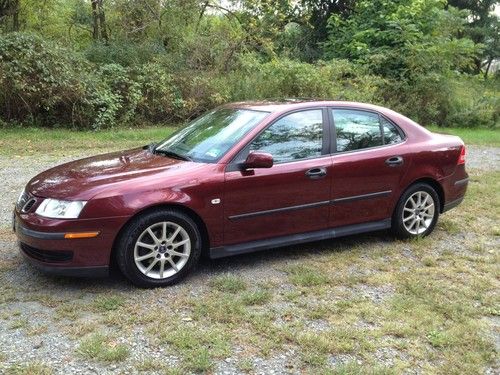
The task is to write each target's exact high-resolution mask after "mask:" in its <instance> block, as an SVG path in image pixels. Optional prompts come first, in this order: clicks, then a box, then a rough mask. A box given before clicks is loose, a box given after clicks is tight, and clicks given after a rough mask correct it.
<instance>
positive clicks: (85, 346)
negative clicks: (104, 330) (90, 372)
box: [77, 333, 129, 362]
mask: <svg viewBox="0 0 500 375" xmlns="http://www.w3.org/2000/svg"><path fill="white" fill-rule="evenodd" d="M77 352H78V354H80V355H81V356H82V357H83V358H85V359H91V360H96V361H99V362H121V361H123V360H125V359H126V358H127V357H128V355H129V349H128V347H127V346H126V345H124V344H119V343H117V342H116V341H113V340H112V339H110V338H109V337H107V336H105V335H103V334H100V333H96V334H92V335H91V336H88V337H86V338H84V339H83V340H81V342H80V345H79V346H78V349H77Z"/></svg>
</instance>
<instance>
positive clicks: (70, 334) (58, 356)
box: [0, 146, 500, 374]
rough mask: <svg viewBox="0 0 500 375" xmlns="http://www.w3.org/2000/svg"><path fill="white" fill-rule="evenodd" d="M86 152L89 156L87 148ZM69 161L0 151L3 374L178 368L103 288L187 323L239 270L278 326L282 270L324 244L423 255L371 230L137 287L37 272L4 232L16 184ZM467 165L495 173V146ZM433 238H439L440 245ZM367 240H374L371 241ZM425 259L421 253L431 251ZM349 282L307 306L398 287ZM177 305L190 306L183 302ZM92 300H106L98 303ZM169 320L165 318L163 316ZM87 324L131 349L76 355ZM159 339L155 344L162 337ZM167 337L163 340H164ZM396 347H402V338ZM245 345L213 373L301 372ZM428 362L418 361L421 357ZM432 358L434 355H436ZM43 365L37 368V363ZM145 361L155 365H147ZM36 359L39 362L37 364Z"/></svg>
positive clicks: (391, 353)
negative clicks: (119, 356)
mask: <svg viewBox="0 0 500 375" xmlns="http://www.w3.org/2000/svg"><path fill="white" fill-rule="evenodd" d="M89 154H91V153H90V152H89ZM71 159H74V158H71V157H46V156H41V157H39V158H36V159H35V158H32V157H7V156H0V180H1V181H2V185H1V187H0V266H2V265H4V266H5V271H3V272H0V287H2V288H3V289H2V290H0V294H2V295H1V296H0V373H1V372H2V367H1V363H2V361H3V362H4V364H5V366H6V367H5V368H10V369H11V371H12V373H15V372H14V371H15V367H9V366H17V365H23V364H26V363H34V365H33V366H34V367H33V368H32V370H33V371H32V373H43V372H42V371H43V370H44V367H43V366H45V365H48V366H49V367H50V369H52V370H53V371H54V372H55V373H65V374H70V373H99V374H102V373H109V374H122V373H143V372H146V373H169V371H171V370H169V369H173V368H176V366H178V365H179V362H180V357H179V356H176V355H175V352H174V354H172V351H169V350H167V348H168V345H167V344H158V342H155V341H154V340H152V339H148V337H150V336H148V335H146V334H145V332H144V327H143V326H142V325H141V324H135V323H131V324H128V325H124V322H120V320H122V319H123V320H126V317H125V316H119V317H116V316H115V315H116V314H115V315H113V311H115V310H114V305H113V301H114V300H113V299H112V298H111V302H109V301H110V300H109V299H107V300H104V302H103V303H102V304H101V303H100V302H99V301H97V302H96V299H98V298H101V296H102V295H105V296H107V295H109V294H110V293H112V294H113V295H119V296H123V295H125V296H126V299H127V301H126V303H125V302H120V301H121V300H120V299H118V302H116V301H115V302H116V305H117V306H118V307H117V309H118V310H117V311H122V310H119V309H120V308H122V307H121V306H124V305H126V306H127V309H129V310H128V311H133V309H134V308H135V307H138V306H142V305H143V304H147V306H148V308H150V309H161V308H162V306H169V305H170V301H173V302H172V303H175V304H178V305H179V306H183V307H181V308H179V309H177V310H175V312H176V314H180V316H179V317H178V318H179V319H181V320H182V321H185V322H187V324H190V322H191V320H192V319H193V317H192V315H190V313H188V311H191V310H192V309H194V311H197V310H196V308H198V307H199V306H198V307H197V306H195V307H194V308H193V306H192V305H190V302H185V301H184V298H188V297H189V298H194V299H196V298H198V297H201V296H202V295H204V294H206V293H208V292H209V289H210V287H209V285H211V284H210V283H211V280H213V279H214V278H215V277H217V276H220V275H221V274H225V273H227V272H231V273H232V274H235V275H238V277H241V279H242V280H243V282H244V283H245V284H246V285H251V286H252V287H253V286H254V285H256V284H257V283H258V282H260V281H265V282H266V283H270V284H271V285H275V286H276V290H275V291H273V292H274V293H275V295H279V296H280V298H279V302H273V303H272V304H271V305H270V307H268V309H269V312H270V313H276V314H277V316H279V317H280V318H279V319H278V323H277V324H280V323H279V321H283V322H286V321H287V320H288V319H292V320H293V319H294V318H293V314H292V317H287V314H282V311H289V310H290V309H291V308H292V307H291V305H292V302H291V301H293V299H292V298H300V296H299V297H296V296H295V295H294V293H295V289H294V288H293V285H292V284H293V283H290V282H289V281H287V280H289V279H287V277H288V276H286V275H287V272H288V271H285V272H284V271H283V269H285V270H286V267H288V264H289V263H290V264H295V263H297V262H302V261H308V262H309V261H313V262H314V261H316V260H315V257H319V258H321V259H323V258H324V259H331V258H330V257H331V256H332V255H331V253H332V250H331V249H333V253H334V254H337V253H338V254H343V252H342V248H345V247H346V246H347V247H348V248H350V249H351V250H352V251H353V252H356V251H363V250H362V249H363V248H365V247H368V246H372V247H373V251H375V253H374V254H380V255H373V256H374V257H376V259H377V261H379V262H380V263H379V267H380V268H383V265H384V264H386V263H387V262H386V260H385V259H384V257H389V256H390V255H388V254H390V252H389V253H384V251H389V250H384V249H390V248H392V247H394V246H396V247H397V248H398V249H397V257H398V259H402V262H401V266H400V270H401V272H404V271H405V267H407V265H405V264H407V263H405V262H414V261H415V260H416V259H417V258H418V257H420V255H419V254H420V253H419V251H420V250H419V249H421V248H422V246H424V245H425V243H424V244H423V245H422V244H418V243H416V244H409V245H406V244H404V243H403V244H401V243H396V244H393V241H392V240H391V239H388V238H386V237H385V236H382V237H376V239H375V240H374V239H373V238H372V237H371V235H367V236H359V238H356V239H347V240H343V241H339V242H338V244H333V245H332V243H325V242H321V243H319V244H316V245H314V251H312V252H311V254H310V255H305V254H304V252H303V247H300V246H299V247H294V248H292V249H291V250H290V249H285V250H277V251H275V252H273V254H269V253H265V252H264V253H259V254H257V255H251V256H242V257H235V258H230V259H222V260H218V261H203V262H202V264H201V266H200V267H199V269H198V271H196V272H195V274H194V275H193V276H192V277H189V278H188V279H187V280H186V281H185V282H183V283H181V284H179V285H176V286H173V287H170V288H164V289H161V290H139V289H135V288H133V287H131V286H130V285H129V284H128V283H127V282H125V281H124V280H123V279H122V278H121V277H120V276H115V277H111V278H107V279H103V280H74V279H54V278H52V277H47V276H44V275H42V274H39V273H38V272H37V271H36V270H33V269H32V268H31V267H29V266H27V265H26V264H24V262H22V261H21V259H20V257H19V254H18V251H17V249H16V245H15V242H14V241H15V238H14V236H13V235H12V234H11V233H10V220H11V209H12V204H13V202H14V201H15V199H16V198H17V196H18V194H19V192H20V191H21V189H22V187H23V186H24V185H25V184H26V182H27V181H28V180H29V179H30V178H31V177H32V176H34V175H35V174H37V173H38V172H40V171H42V170H45V169H47V168H49V167H51V166H54V165H57V164H60V163H62V162H66V161H69V160H71ZM467 166H468V168H469V169H471V170H473V169H474V170H484V171H493V170H496V171H498V170H499V169H500V148H492V147H474V146H469V147H468V156H467ZM445 229H447V228H445ZM448 229H449V228H448ZM452 230H453V228H451V230H450V233H453V232H452ZM440 239H441V240H442V241H441V242H443V245H439V246H438V244H439V241H440ZM434 241H436V249H434V250H433V251H434V253H432V254H431V255H430V256H431V258H432V259H434V258H436V259H439V257H440V256H446V254H447V252H449V251H451V249H454V250H456V249H458V250H460V249H463V251H466V247H467V246H469V245H470V246H472V242H471V244H469V245H467V239H466V236H465V235H464V234H462V233H458V234H457V233H455V234H454V235H452V236H449V235H447V234H446V233H444V232H443V233H440V234H439V233H438V234H437V235H436V237H435V239H434ZM471 241H474V239H471ZM492 241H493V242H492ZM372 242H374V244H373V245H372ZM391 246H392V247H391ZM425 246H426V245H425ZM497 246H498V237H496V240H494V239H493V240H492V239H491V237H488V239H487V240H486V242H484V248H485V249H486V250H485V251H486V254H488V251H490V252H491V251H492V250H489V249H493V248H495V247H497ZM353 249H361V250H353ZM401 249H402V250H401ZM467 251H468V250H467ZM361 254H362V255H361V257H360V258H361V260H360V261H363V258H365V260H366V257H367V256H368V257H370V256H371V255H363V254H366V253H361ZM358 255H359V254H358ZM346 256H348V255H346ZM467 256H469V257H470V256H471V255H470V254H468V255H467ZM399 257H401V258H399ZM426 257H427V258H428V257H429V255H427V256H426ZM319 258H318V259H319ZM419 259H420V258H419ZM423 259H424V260H423V262H424V263H425V262H429V263H431V262H433V261H434V260H432V259H431V260H426V259H425V257H424V258H423ZM419 261H420V260H419ZM284 267H285V268H284ZM339 267H340V266H339ZM352 267H354V266H352ZM352 267H351V268H349V267H348V269H349V272H350V275H349V277H352V278H359V279H363V278H367V277H369V276H370V275H372V273H373V272H375V271H376V270H369V269H368V270H360V269H357V268H356V269H353V268H352ZM332 288H333V287H332ZM347 289H349V288H348V287H347V286H345V285H342V283H339V285H335V288H333V289H331V290H330V289H329V290H326V291H325V293H326V294H324V295H323V296H321V297H318V300H314V299H313V300H311V301H310V303H311V304H312V305H313V306H314V305H316V304H318V303H320V302H322V301H323V300H325V299H326V300H327V301H330V302H331V301H336V300H339V299H342V297H341V296H342V295H345V293H347V292H349V293H351V292H352V291H353V292H355V294H356V296H357V297H356V298H365V299H366V300H367V301H369V302H370V303H373V304H374V306H378V305H379V304H381V303H384V301H385V300H387V299H389V298H390V297H391V296H392V295H393V294H394V292H395V288H393V287H391V286H390V285H386V286H384V285H375V286H374V285H371V286H370V285H365V284H364V283H362V284H356V286H353V287H352V290H351V291H347ZM332 291H334V292H332ZM281 296H283V298H281ZM294 296H295V297H294ZM360 296H361V297H360ZM113 298H114V297H113ZM120 298H122V297H120ZM61 301H63V302H61ZM184 303H186V304H187V305H186V306H185V307H184V305H183V304H184ZM308 303H309V302H308ZM75 304H76V305H75ZM75 306H91V308H89V309H88V310H84V311H83V310H82V311H79V310H78V308H75ZM96 306H97V307H96ZM99 306H104V307H103V308H102V309H101V307H99ZM172 308H173V307H171V306H169V307H168V309H172ZM165 309H167V307H165ZM102 311H105V312H106V314H104V313H102ZM155 311H156V310H155ZM168 311H170V310H168ZM172 311H173V310H172ZM290 311H294V310H293V309H292V310H290ZM101 313H102V314H101ZM183 314H185V317H183V316H184V315H183ZM139 315H140V314H139ZM318 316H319V315H318ZM142 318H144V317H140V316H139V317H138V318H137V319H138V321H139V322H143V320H141V319H142ZM103 319H104V320H103ZM168 319H169V318H167V320H168ZM195 319H196V318H195ZM280 319H281V320H280ZM116 320H118V321H116ZM103 321H104V323H103ZM77 323H78V324H77ZM166 323H167V324H168V321H167V322H166ZM144 324H146V323H144ZM148 324H149V320H148ZM301 324H306V326H305V327H309V328H308V329H311V330H314V331H315V332H316V331H318V332H321V331H322V330H323V329H325V327H324V325H325V323H324V321H322V320H321V318H311V320H310V321H308V322H306V323H303V322H301ZM356 324H358V323H356ZM359 324H362V325H363V326H362V327H361V328H362V329H364V330H366V332H370V330H372V329H374V327H372V326H371V325H373V323H359ZM488 324H491V326H492V327H496V328H493V331H492V332H495V329H496V333H493V337H494V341H495V343H496V346H497V349H496V350H499V345H500V344H499V335H498V328H499V320H498V316H497V317H496V318H491V322H489V323H488ZM93 325H100V326H103V325H104V327H113V328H109V332H111V334H112V337H113V341H112V343H111V347H113V348H114V347H116V346H119V345H121V344H124V345H126V346H127V347H128V348H129V355H128V357H127V359H126V360H125V361H124V362H116V361H115V362H113V361H104V362H103V361H93V360H87V359H85V358H84V357H82V356H79V355H75V353H76V352H78V351H79V350H80V351H81V350H82V349H81V341H80V339H81V338H82V337H84V335H85V334H86V332H90V331H92V329H93V327H92V326H93ZM158 328H159V327H158ZM358 328H359V327H358ZM106 329H108V328H106ZM153 331H154V329H153ZM106 332H108V331H106ZM153 333H154V332H153ZM153 336H154V335H153ZM394 339H396V338H394ZM391 340H392V339H391ZM160 342H161V343H162V341H160ZM167 342H169V341H168V340H167ZM169 343H170V342H169ZM170 344H171V343H170ZM207 345H208V346H211V345H212V346H216V345H217V343H216V342H215V341H214V342H212V343H211V344H207ZM401 345H402V344H401ZM405 345H409V344H408V343H407V344H405ZM402 347H404V346H403V345H402ZM410 347H411V345H410ZM210 350H212V349H210ZM214 350H215V349H214ZM245 350H246V349H244V348H240V347H235V348H232V352H231V354H230V355H228V356H227V358H224V356H222V358H220V360H219V361H218V362H217V363H216V364H215V366H214V367H213V368H212V370H211V372H214V373H218V374H236V373H242V372H252V373H260V374H282V373H299V372H301V370H300V365H299V362H298V358H299V357H300V355H301V353H299V352H297V348H296V347H293V346H290V345H284V346H283V347H281V348H273V351H272V353H274V354H272V355H270V356H268V357H265V356H263V355H261V354H258V355H257V354H252V353H250V354H247V353H246V352H245ZM374 353H375V354H374V357H373V360H375V361H376V362H377V363H380V364H383V365H384V366H387V367H389V368H390V367H391V366H392V365H394V364H397V363H399V362H400V361H410V360H411V361H420V360H422V359H419V358H412V353H411V350H410V351H405V350H404V349H401V350H399V349H380V350H376V351H375V352H374ZM423 357H425V356H423ZM426 360H427V359H425V360H423V361H424V362H425V361H426ZM352 361H354V362H355V363H356V361H357V362H358V363H364V362H363V361H364V359H363V357H357V356H356V355H355V354H353V353H352V352H349V353H347V354H338V355H335V356H330V357H328V363H330V365H332V366H336V365H338V364H342V363H346V362H352ZM437 361H438V362H439V358H438V359H437ZM42 362H43V363H44V365H42V364H41V363H42ZM148 363H150V364H155V365H148ZM158 363H160V364H162V366H163V367H158V366H160V365H157V364H158ZM497 364H498V362H497ZM38 365H40V366H42V367H40V368H38V367H36V366H38ZM427 365H428V364H427ZM427 365H424V367H423V368H420V369H419V368H416V369H413V371H405V372H409V373H426V372H427V371H425V370H424V369H425V368H426V367H425V366H427ZM155 366H156V367H155ZM427 369H428V367H427ZM35 370H36V371H35ZM37 371H38V372H37ZM486 371H487V372H489V373H495V372H496V371H498V367H495V366H493V367H491V368H490V369H488V370H486ZM173 373H175V372H173Z"/></svg>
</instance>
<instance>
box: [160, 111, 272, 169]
mask: <svg viewBox="0 0 500 375" xmlns="http://www.w3.org/2000/svg"><path fill="white" fill-rule="evenodd" d="M268 114H269V112H262V111H253V110H247V109H236V108H221V109H216V110H214V111H212V112H209V113H207V114H205V115H203V116H201V117H199V118H197V119H196V120H194V121H193V122H191V123H190V124H189V125H188V126H186V127H185V128H183V129H181V130H179V131H177V132H176V133H174V134H173V135H172V136H171V137H169V138H167V139H166V140H165V141H163V142H161V143H160V144H159V145H158V146H157V147H156V148H155V149H154V151H155V152H159V153H161V152H163V153H165V154H166V155H169V154H170V155H178V156H179V157H180V158H184V159H186V160H193V161H200V162H208V163H213V162H217V161H218V160H219V159H220V158H221V157H222V156H224V154H225V153H226V152H227V151H228V150H229V149H230V148H231V147H233V146H234V145H235V144H236V143H237V142H238V141H239V140H240V139H241V138H242V137H243V136H244V135H245V134H247V133H248V132H249V131H250V130H251V129H252V128H253V127H254V126H255V125H257V124H258V123H259V122H260V121H261V120H262V119H263V118H264V117H266V116H267V115H268Z"/></svg>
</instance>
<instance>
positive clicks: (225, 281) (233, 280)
mask: <svg viewBox="0 0 500 375" xmlns="http://www.w3.org/2000/svg"><path fill="white" fill-rule="evenodd" d="M210 284H211V285H212V287H214V288H215V289H216V290H218V291H219V292H228V293H238V292H241V291H243V290H245V289H246V287H247V286H246V284H245V282H244V281H243V280H241V279H240V278H239V277H237V276H234V275H231V274H225V275H221V276H217V277H216V278H215V279H213V280H212V281H211V282H210Z"/></svg>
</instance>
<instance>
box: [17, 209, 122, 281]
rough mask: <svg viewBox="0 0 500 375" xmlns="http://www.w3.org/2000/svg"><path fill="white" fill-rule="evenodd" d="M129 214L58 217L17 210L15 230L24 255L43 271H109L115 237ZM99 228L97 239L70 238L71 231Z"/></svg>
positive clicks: (95, 273) (102, 273)
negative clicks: (66, 236) (66, 235)
mask: <svg viewBox="0 0 500 375" xmlns="http://www.w3.org/2000/svg"><path fill="white" fill-rule="evenodd" d="M127 219H128V217H113V218H99V219H76V220H58V219H48V218H42V217H40V216H38V215H36V214H33V213H28V214H24V213H20V212H18V211H16V210H15V211H14V214H13V230H14V232H15V233H16V236H17V239H18V241H19V247H20V251H21V253H22V255H23V256H24V258H25V259H26V260H27V261H28V262H29V263H31V264H33V265H34V266H35V267H37V268H39V269H41V270H42V271H46V272H50V273H52V274H57V275H63V276H81V277H99V276H105V275H107V274H108V268H109V263H110V257H111V251H112V248H113V243H114V239H115V238H116V235H117V234H118V232H119V230H120V228H121V227H122V226H123V224H124V223H125V222H126V221H127ZM88 231H99V235H98V236H97V237H94V238H78V239H68V238H65V234H66V233H68V232H72V233H74V232H88Z"/></svg>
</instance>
